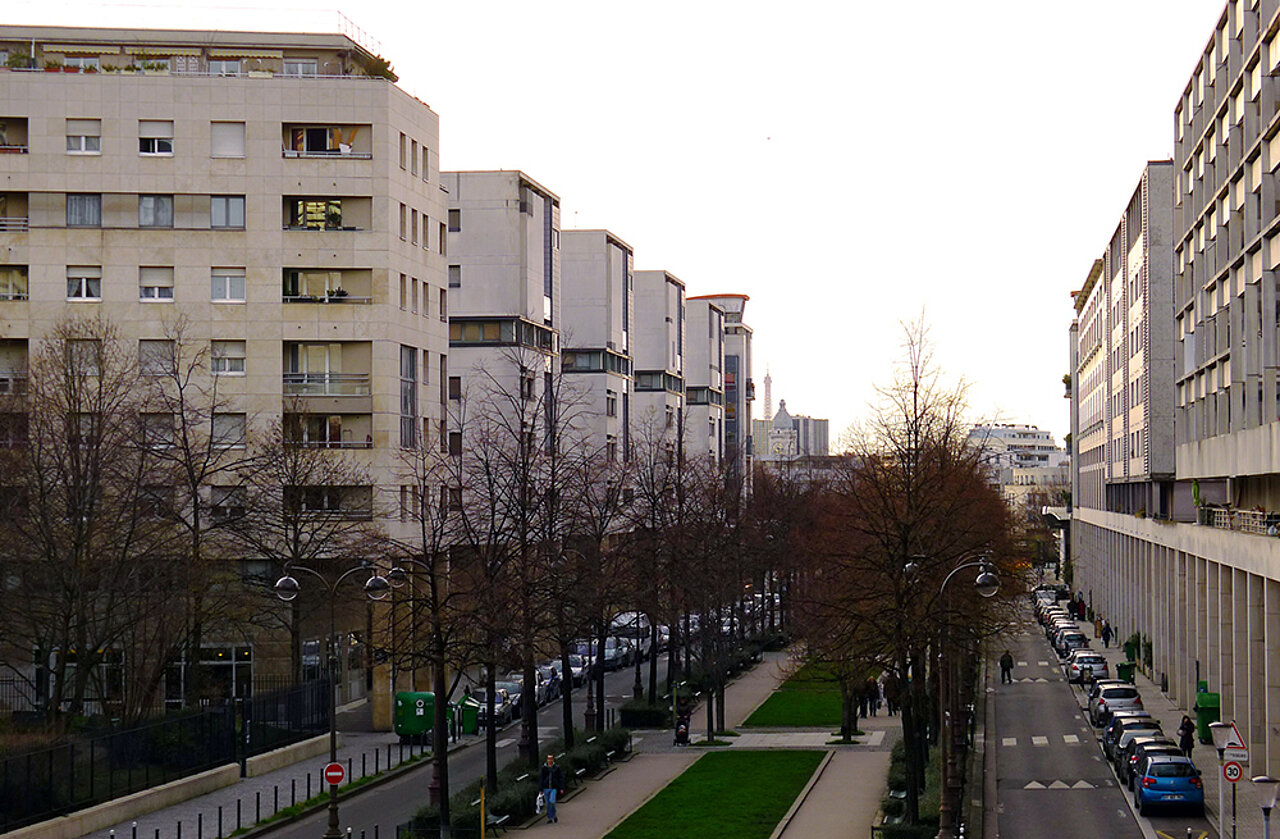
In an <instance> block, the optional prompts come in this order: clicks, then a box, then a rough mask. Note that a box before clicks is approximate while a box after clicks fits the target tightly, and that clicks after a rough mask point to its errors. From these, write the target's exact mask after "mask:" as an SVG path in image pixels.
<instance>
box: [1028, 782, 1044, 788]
mask: <svg viewBox="0 0 1280 839" xmlns="http://www.w3.org/2000/svg"><path fill="white" fill-rule="evenodd" d="M1023 789H1044V784H1042V783H1040V782H1039V781H1031V782H1030V783H1028V784H1027V785H1026V786H1025V787H1023Z"/></svg>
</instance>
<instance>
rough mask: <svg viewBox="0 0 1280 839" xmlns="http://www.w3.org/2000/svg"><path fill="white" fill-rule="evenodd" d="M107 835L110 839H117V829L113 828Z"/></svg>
mask: <svg viewBox="0 0 1280 839" xmlns="http://www.w3.org/2000/svg"><path fill="white" fill-rule="evenodd" d="M107 835H108V836H109V837H110V839H116V831H115V828H112V829H111V830H108V831H107Z"/></svg>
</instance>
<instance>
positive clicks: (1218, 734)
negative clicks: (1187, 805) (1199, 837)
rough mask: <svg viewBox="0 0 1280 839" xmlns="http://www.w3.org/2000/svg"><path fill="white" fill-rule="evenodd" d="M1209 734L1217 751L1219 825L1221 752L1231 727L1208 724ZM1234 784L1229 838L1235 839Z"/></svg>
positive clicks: (1222, 791)
mask: <svg viewBox="0 0 1280 839" xmlns="http://www.w3.org/2000/svg"><path fill="white" fill-rule="evenodd" d="M1209 733H1210V734H1212V735H1213V747H1214V748H1215V749H1217V750H1218V822H1219V823H1221V822H1222V819H1223V817H1224V816H1225V815H1226V812H1225V811H1226V798H1225V794H1226V790H1225V789H1224V788H1223V786H1222V773H1223V767H1224V766H1225V765H1226V761H1225V759H1224V758H1223V752H1225V751H1226V748H1227V742H1228V738H1230V737H1231V734H1232V726H1231V724H1230V723H1225V722H1211V723H1209ZM1235 791H1236V788H1235V784H1232V785H1231V837H1232V839H1235V835H1236V808H1235Z"/></svg>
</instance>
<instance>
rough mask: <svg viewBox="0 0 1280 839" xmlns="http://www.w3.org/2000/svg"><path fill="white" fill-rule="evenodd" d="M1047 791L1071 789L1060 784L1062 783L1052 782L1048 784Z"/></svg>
mask: <svg viewBox="0 0 1280 839" xmlns="http://www.w3.org/2000/svg"><path fill="white" fill-rule="evenodd" d="M1049 789H1071V787H1069V786H1067V785H1066V784H1064V783H1062V781H1054V782H1053V783H1052V784H1049Z"/></svg>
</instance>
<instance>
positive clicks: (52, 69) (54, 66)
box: [44, 58, 62, 73]
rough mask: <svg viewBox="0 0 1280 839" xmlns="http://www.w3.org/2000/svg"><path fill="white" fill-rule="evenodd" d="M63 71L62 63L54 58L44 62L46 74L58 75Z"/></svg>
mask: <svg viewBox="0 0 1280 839" xmlns="http://www.w3.org/2000/svg"><path fill="white" fill-rule="evenodd" d="M61 69H62V62H61V61H56V60H54V59H52V58H50V59H46V60H45V62H44V71H45V72H46V73H57V72H58V71H60V70H61Z"/></svg>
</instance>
